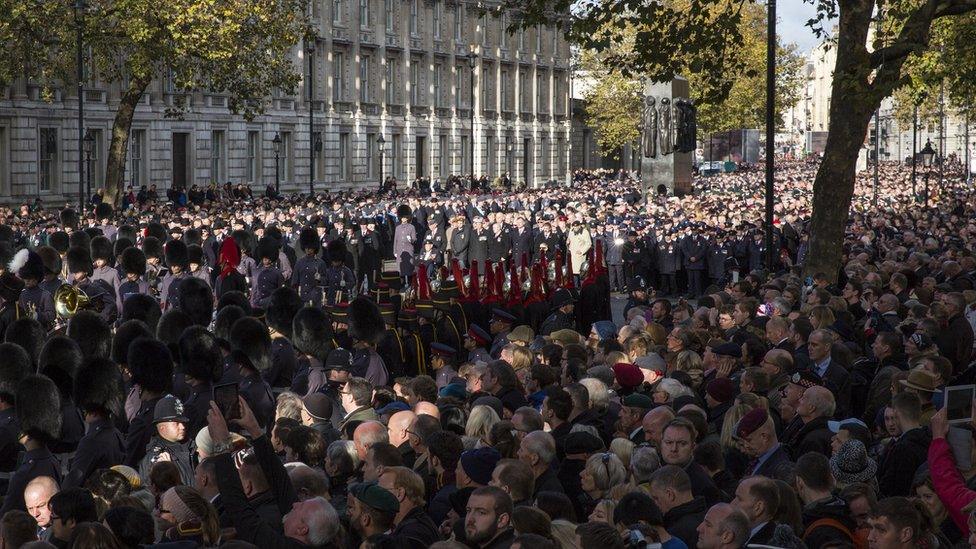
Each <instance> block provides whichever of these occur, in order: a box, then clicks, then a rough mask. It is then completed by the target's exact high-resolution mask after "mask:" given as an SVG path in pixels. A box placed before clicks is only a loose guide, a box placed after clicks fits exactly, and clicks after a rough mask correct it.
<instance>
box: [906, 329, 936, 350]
mask: <svg viewBox="0 0 976 549" xmlns="http://www.w3.org/2000/svg"><path fill="white" fill-rule="evenodd" d="M908 339H909V340H911V342H912V343H914V344H915V347H917V348H918V350H919V351H926V350H928V349H929V348H930V347H932V343H933V341H932V338H931V337H929V336H928V335H927V334H923V333H922V332H915V333H914V334H912V337H910V338H908Z"/></svg>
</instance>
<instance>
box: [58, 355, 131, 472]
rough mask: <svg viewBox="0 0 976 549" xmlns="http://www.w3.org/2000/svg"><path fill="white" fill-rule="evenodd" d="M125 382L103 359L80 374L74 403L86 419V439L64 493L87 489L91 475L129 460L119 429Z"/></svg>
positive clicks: (86, 365) (71, 465) (79, 443)
mask: <svg viewBox="0 0 976 549" xmlns="http://www.w3.org/2000/svg"><path fill="white" fill-rule="evenodd" d="M124 398H125V397H124V395H123V392H122V378H121V377H120V376H119V371H118V367H117V366H116V365H115V364H114V363H112V361H110V360H107V359H104V358H99V359H95V360H92V361H89V362H88V363H87V364H85V365H84V366H82V368H81V369H80V370H79V371H78V375H77V376H76V378H75V383H74V402H75V405H76V406H77V407H78V410H80V411H81V413H82V414H83V415H84V418H85V435H84V436H83V437H82V438H81V440H80V441H79V442H78V449H77V450H76V451H75V455H74V456H73V457H72V458H71V463H70V465H69V467H68V474H67V475H66V476H65V478H64V482H63V483H62V484H61V487H62V488H63V489H68V488H77V487H80V486H82V485H84V483H85V481H86V480H87V479H88V477H89V475H91V474H92V473H93V472H95V471H97V470H99V469H107V468H110V467H113V466H115V465H118V464H119V463H122V460H123V459H125V438H124V437H123V436H122V433H121V432H120V431H119V430H118V429H117V428H116V427H115V423H114V422H115V420H118V419H119V418H121V416H122V404H123V400H124Z"/></svg>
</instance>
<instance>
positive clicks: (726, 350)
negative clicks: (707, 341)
mask: <svg viewBox="0 0 976 549" xmlns="http://www.w3.org/2000/svg"><path fill="white" fill-rule="evenodd" d="M712 352H713V353H715V354H716V355H718V356H731V357H734V358H742V347H739V346H738V345H736V344H735V343H723V344H721V345H719V346H718V347H713V348H712Z"/></svg>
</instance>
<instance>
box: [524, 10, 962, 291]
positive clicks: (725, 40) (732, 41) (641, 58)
mask: <svg viewBox="0 0 976 549" xmlns="http://www.w3.org/2000/svg"><path fill="white" fill-rule="evenodd" d="M504 1H505V4H506V5H507V6H509V7H511V8H512V9H517V10H519V11H520V12H521V17H520V24H522V25H537V24H546V23H555V24H557V25H559V26H560V27H561V28H562V29H564V30H565V32H566V33H567V34H568V36H569V37H570V39H571V40H574V41H577V42H578V43H579V44H581V46H582V47H583V48H592V49H596V50H597V51H601V52H603V53H604V54H605V55H606V57H607V59H608V61H609V62H611V63H613V64H614V65H615V66H619V67H620V69H621V71H622V72H623V73H624V74H627V73H645V74H648V75H650V76H651V77H652V78H654V79H655V80H665V79H668V78H670V77H671V76H672V75H675V74H697V75H700V76H701V78H702V83H703V84H704V86H705V88H706V91H705V93H706V96H708V97H711V96H714V97H716V98H718V99H721V98H724V97H727V96H728V95H729V93H730V91H731V88H732V82H731V81H729V80H728V79H727V78H726V77H725V76H724V75H728V74H743V71H744V70H745V61H744V59H743V57H742V56H741V55H738V52H739V51H740V50H741V48H742V47H743V45H744V42H745V39H746V37H745V36H743V34H742V31H741V28H742V27H741V26H740V23H741V20H742V17H743V9H744V8H745V6H747V5H749V2H747V1H746V0H678V1H674V2H646V1H644V0H519V1H518V2H516V1H515V0H504ZM808 1H810V2H812V3H814V4H815V6H816V10H817V16H816V17H815V18H814V19H812V20H811V21H809V22H808V25H809V26H811V28H813V29H814V30H815V31H817V32H818V33H820V35H821V36H823V35H824V32H823V22H824V21H827V20H831V19H835V18H836V19H837V33H836V48H837V60H836V64H835V67H834V77H833V81H832V84H831V100H830V110H829V123H830V133H829V134H828V136H827V142H826V145H825V149H824V157H823V161H822V162H821V163H820V167H819V169H818V171H817V175H816V178H815V180H814V190H813V214H812V221H811V237H810V248H809V253H808V256H807V257H808V259H807V261H806V264H805V269H806V271H807V273H815V272H824V273H827V274H828V276H829V277H830V278H835V277H836V275H837V273H838V272H839V270H840V267H841V260H842V252H843V241H844V231H845V228H846V226H847V221H848V218H849V212H850V205H851V199H852V197H853V194H854V175H855V168H856V163H857V156H858V152H859V151H860V149H861V147H862V145H863V144H864V139H865V136H866V134H867V129H868V124H869V122H870V120H871V117H872V116H873V114H874V111H875V109H876V108H877V107H878V106H879V105H880V104H881V101H882V100H883V99H884V98H885V97H888V96H889V95H891V93H892V92H893V91H894V90H896V89H898V88H900V87H901V86H902V85H904V84H905V83H906V77H907V74H906V70H905V63H906V61H908V60H909V59H911V58H915V57H919V56H922V55H924V54H925V53H926V52H929V51H931V49H932V44H931V42H932V34H933V25H934V24H935V23H936V22H939V21H942V20H945V21H963V18H964V17H965V16H967V15H968V14H970V13H972V12H973V11H974V10H976V2H974V1H973V0H926V1H924V2H918V1H916V0H891V1H888V2H883V3H882V2H878V1H877V0H808ZM879 6H880V7H883V9H884V11H885V17H884V21H885V28H886V29H887V32H885V33H884V34H883V36H885V37H887V39H886V40H885V41H884V43H883V44H880V43H879V44H877V46H878V47H875V48H873V51H869V49H868V32H869V29H870V28H871V26H872V24H873V15H874V13H875V10H876V8H878V7H879ZM637 23H641V24H643V25H644V27H643V28H642V29H641V30H640V31H639V32H638V33H637V35H636V37H635V39H634V47H633V48H631V49H629V50H617V49H615V45H616V44H615V39H614V36H612V35H610V36H608V35H607V33H598V32H596V31H598V30H599V29H601V28H603V27H604V26H611V27H614V26H615V27H616V28H618V29H621V28H625V27H626V26H627V25H628V24H637ZM972 28H973V26H972V25H970V26H969V30H972ZM973 32H976V31H973ZM618 34H619V33H618ZM972 43H973V42H972V41H970V42H969V44H970V45H971V44H972ZM953 47H956V45H953ZM971 59H972V58H971V57H970V60H971Z"/></svg>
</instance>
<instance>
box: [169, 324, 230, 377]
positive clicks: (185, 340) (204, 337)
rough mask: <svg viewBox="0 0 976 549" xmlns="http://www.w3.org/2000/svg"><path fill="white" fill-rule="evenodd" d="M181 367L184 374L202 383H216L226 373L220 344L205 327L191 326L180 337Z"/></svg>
mask: <svg viewBox="0 0 976 549" xmlns="http://www.w3.org/2000/svg"><path fill="white" fill-rule="evenodd" d="M179 349H180V366H181V369H182V370H183V373H184V374H186V375H188V376H190V377H192V378H194V379H198V380H200V381H209V382H211V383H214V382H216V381H218V380H220V376H221V375H223V373H224V353H223V351H221V350H220V344H219V343H217V338H216V337H214V335H213V334H212V333H210V332H209V331H208V330H207V329H206V328H204V327H203V326H191V327H189V328H187V329H186V330H183V335H181V336H180V341H179Z"/></svg>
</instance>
